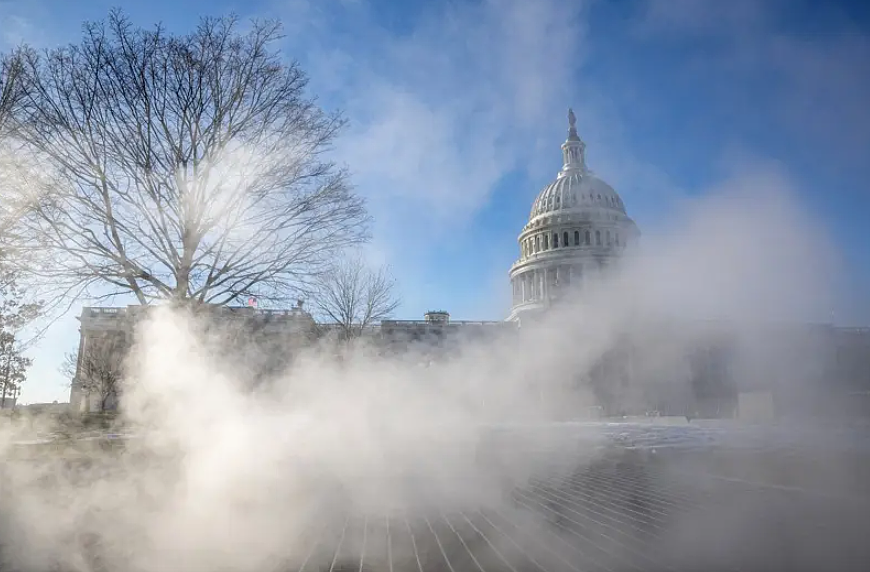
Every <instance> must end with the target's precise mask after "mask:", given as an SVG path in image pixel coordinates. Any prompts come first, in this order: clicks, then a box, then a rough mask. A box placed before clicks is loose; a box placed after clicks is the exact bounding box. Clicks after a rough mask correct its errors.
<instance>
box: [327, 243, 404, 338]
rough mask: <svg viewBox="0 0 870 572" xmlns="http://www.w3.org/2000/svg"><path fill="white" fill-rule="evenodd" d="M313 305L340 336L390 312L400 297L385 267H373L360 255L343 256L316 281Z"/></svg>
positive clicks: (358, 331) (350, 335)
mask: <svg viewBox="0 0 870 572" xmlns="http://www.w3.org/2000/svg"><path fill="white" fill-rule="evenodd" d="M314 306H315V308H316V310H317V311H318V313H320V314H321V315H322V317H323V318H324V319H326V320H329V321H331V322H332V323H333V324H334V325H335V327H337V328H338V330H339V333H340V336H341V337H342V338H343V339H353V338H356V337H359V335H360V334H361V333H362V332H363V331H364V330H365V328H366V327H368V326H371V325H372V324H374V323H375V322H377V321H379V320H383V319H384V318H388V317H389V316H390V315H392V313H393V312H394V311H395V310H396V308H398V306H399V299H398V298H397V297H396V294H395V281H394V280H393V278H392V277H391V276H390V274H389V272H388V270H387V268H385V267H380V268H377V269H375V270H373V269H371V268H369V267H368V266H366V264H365V262H363V260H362V259H361V258H360V257H345V258H341V259H340V260H339V262H337V263H336V264H335V265H334V266H333V267H332V268H331V270H330V271H329V272H327V273H324V275H323V276H322V277H321V278H320V280H319V281H318V284H317V289H316V294H315V298H314Z"/></svg>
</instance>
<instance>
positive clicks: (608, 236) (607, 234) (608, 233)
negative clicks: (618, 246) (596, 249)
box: [605, 230, 610, 246]
mask: <svg viewBox="0 0 870 572" xmlns="http://www.w3.org/2000/svg"><path fill="white" fill-rule="evenodd" d="M605 238H606V239H607V246H610V231H609V230H608V231H607V232H606V234H605Z"/></svg>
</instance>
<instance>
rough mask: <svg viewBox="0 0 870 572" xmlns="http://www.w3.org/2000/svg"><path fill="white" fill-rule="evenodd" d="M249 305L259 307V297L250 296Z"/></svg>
mask: <svg viewBox="0 0 870 572" xmlns="http://www.w3.org/2000/svg"><path fill="white" fill-rule="evenodd" d="M248 307H249V308H256V307H257V299H256V298H254V297H253V296H251V297H250V298H248Z"/></svg>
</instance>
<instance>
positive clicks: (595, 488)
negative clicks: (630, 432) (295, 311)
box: [28, 428, 870, 572]
mask: <svg viewBox="0 0 870 572" xmlns="http://www.w3.org/2000/svg"><path fill="white" fill-rule="evenodd" d="M617 433H619V435H623V436H624V435H625V434H626V431H625V430H624V428H618V431H617ZM639 434H641V435H645V436H647V437H648V435H649V432H646V431H643V432H639ZM499 439H500V441H499V442H500V443H502V444H503V445H506V447H505V448H504V449H501V448H500V447H499V446H488V447H487V451H496V452H497V454H496V455H495V456H492V457H489V456H486V455H484V456H482V457H481V458H480V460H479V462H480V463H481V466H491V464H492V463H497V462H502V461H504V460H505V458H504V457H500V456H499V455H501V453H500V452H499V451H508V452H509V451H511V450H512V449H511V446H512V445H513V442H512V440H511V439H510V436H509V435H508V436H507V437H506V438H504V437H499ZM569 441H570V439H569ZM616 441H617V443H618V444H617V445H615V446H609V447H605V448H603V449H600V451H599V454H597V455H595V457H594V459H593V460H588V455H587V460H586V461H585V462H583V463H580V464H577V465H576V466H575V465H573V464H570V463H567V459H569V458H570V457H571V454H570V452H569V449H565V454H564V456H563V458H564V459H565V460H566V461H565V464H564V465H562V466H560V467H555V468H554V470H553V471H551V472H546V471H545V472H541V473H540V474H539V476H536V477H532V478H531V480H529V481H528V482H524V483H522V484H521V485H520V486H519V487H517V488H516V489H515V490H513V492H512V493H510V494H508V496H507V498H504V499H498V500H497V502H489V503H488V504H487V505H486V506H483V507H476V508H473V509H468V510H462V511H457V510H448V509H446V508H443V507H439V506H438V505H437V502H433V503H430V505H429V507H428V508H421V504H415V506H414V508H413V509H402V508H401V507H384V509H383V510H382V511H380V512H369V513H367V514H362V513H360V512H354V513H345V512H344V511H343V510H338V511H335V507H332V508H331V509H330V511H329V514H330V515H337V516H335V517H330V518H329V519H327V518H323V519H321V520H322V521H323V523H326V522H328V524H321V525H320V526H317V527H312V530H310V531H309V534H310V537H309V538H308V539H307V542H305V543H304V547H305V548H304V549H303V550H301V551H300V552H299V553H298V554H295V555H294V556H293V557H292V558H290V559H288V560H287V561H286V562H282V563H278V564H277V565H276V567H275V569H273V570H270V571H269V572H285V571H287V572H289V571H294V572H326V571H330V572H346V571H351V570H352V571H354V572H363V571H371V572H375V571H382V572H496V571H499V572H500V571H508V572H571V571H573V572H587V571H588V572H599V571H605V572H606V571H610V572H621V571H624V570H625V571H654V572H657V571H660V570H669V571H674V572H682V571H694V570H705V571H718V570H743V571H747V572H751V571H756V570H757V571H764V572H773V571H777V570H783V571H786V570H788V571H803V570H806V571H827V570H831V571H833V570H836V571H844V572H845V571H849V570H868V569H870V485H868V483H870V478H868V477H870V463H868V462H867V459H866V458H865V457H864V456H863V455H862V454H859V453H857V452H856V451H855V450H852V451H848V452H839V453H836V454H835V453H832V452H831V451H829V450H819V448H817V447H803V448H801V447H796V446H789V447H784V446H782V445H778V446H776V447H768V448H766V449H765V448H763V447H756V448H751V449H747V448H742V449H738V448H731V447H728V446H715V447H714V446H712V445H708V446H706V447H689V448H683V449H668V448H666V447H665V448H660V449H657V450H656V452H653V450H654V449H655V445H656V443H653V446H649V447H640V448H638V447H635V446H636V445H637V440H636V439H626V438H622V439H621V440H620V439H616ZM564 444H565V442H564V441H563V442H562V443H561V444H560V445H559V451H562V450H563V449H562V447H563V446H564ZM583 448H584V450H587V451H588V450H589V445H588V443H587V444H586V445H583ZM823 449H824V448H823ZM546 455H547V457H548V458H550V459H552V458H553V456H552V452H551V451H550V452H547V453H546ZM832 455H833V456H832ZM509 456H510V453H508V457H509ZM421 496H425V491H421ZM475 498H477V497H475ZM490 500H492V499H490ZM341 502H342V501H340V500H339V501H337V503H338V504H340V503H341ZM464 506H471V505H464ZM28 572H29V571H28ZM108 572H115V571H108ZM117 572H126V571H122V570H118V571H117Z"/></svg>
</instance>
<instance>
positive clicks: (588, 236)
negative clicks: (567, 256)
mask: <svg viewBox="0 0 870 572" xmlns="http://www.w3.org/2000/svg"><path fill="white" fill-rule="evenodd" d="M590 244H592V235H591V234H590V233H589V231H588V230H587V231H586V246H589V245H590Z"/></svg>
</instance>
